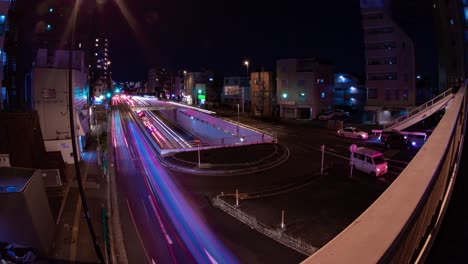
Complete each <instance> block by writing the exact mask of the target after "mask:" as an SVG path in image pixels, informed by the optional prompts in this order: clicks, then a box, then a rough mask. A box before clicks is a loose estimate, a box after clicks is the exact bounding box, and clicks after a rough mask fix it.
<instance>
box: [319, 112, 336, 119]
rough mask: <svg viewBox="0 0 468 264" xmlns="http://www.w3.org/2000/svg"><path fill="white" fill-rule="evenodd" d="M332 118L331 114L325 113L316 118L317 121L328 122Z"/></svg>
mask: <svg viewBox="0 0 468 264" xmlns="http://www.w3.org/2000/svg"><path fill="white" fill-rule="evenodd" d="M333 116H334V114H333V112H325V113H322V114H320V115H319V116H318V120H330V119H332V118H333Z"/></svg>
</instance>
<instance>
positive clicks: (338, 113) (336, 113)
mask: <svg viewBox="0 0 468 264" xmlns="http://www.w3.org/2000/svg"><path fill="white" fill-rule="evenodd" d="M333 115H334V116H336V117H342V118H344V117H349V116H350V113H349V112H346V111H344V110H342V109H335V110H334V111H333Z"/></svg>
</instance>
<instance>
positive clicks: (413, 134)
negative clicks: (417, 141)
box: [372, 129, 427, 140]
mask: <svg viewBox="0 0 468 264" xmlns="http://www.w3.org/2000/svg"><path fill="white" fill-rule="evenodd" d="M382 131H384V130H380V129H372V133H373V134H374V135H381V134H382ZM398 132H399V133H401V134H403V135H405V136H409V137H424V140H426V139H427V133H426V132H409V131H398Z"/></svg>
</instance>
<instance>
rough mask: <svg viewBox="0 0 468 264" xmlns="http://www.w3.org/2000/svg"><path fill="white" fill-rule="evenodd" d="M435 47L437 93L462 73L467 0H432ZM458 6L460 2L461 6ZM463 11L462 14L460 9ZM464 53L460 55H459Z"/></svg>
mask: <svg viewBox="0 0 468 264" xmlns="http://www.w3.org/2000/svg"><path fill="white" fill-rule="evenodd" d="M432 2H433V4H432V6H433V9H432V10H433V15H434V20H435V26H436V33H437V48H438V82H437V86H438V93H441V92H443V91H445V90H446V89H448V88H450V87H452V86H453V85H454V84H455V83H456V80H457V79H458V78H460V77H461V78H463V77H464V76H465V75H466V72H465V71H466V69H465V61H466V60H467V54H466V52H465V51H466V47H467V42H466V41H467V40H468V31H465V30H466V28H467V26H468V2H467V1H463V3H462V1H446V0H433V1H432ZM462 5H464V6H463V7H462ZM461 10H464V14H463V13H462V12H461ZM461 54H464V55H461Z"/></svg>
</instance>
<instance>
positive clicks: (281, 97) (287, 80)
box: [276, 58, 334, 119]
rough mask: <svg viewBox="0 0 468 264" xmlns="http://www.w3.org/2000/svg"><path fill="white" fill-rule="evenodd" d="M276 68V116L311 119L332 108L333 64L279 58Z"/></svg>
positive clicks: (315, 60)
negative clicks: (277, 114)
mask: <svg viewBox="0 0 468 264" xmlns="http://www.w3.org/2000/svg"><path fill="white" fill-rule="evenodd" d="M276 67H277V78H276V80H277V82H276V87H277V98H278V99H277V102H278V105H279V111H280V117H281V118H291V119H315V118H316V117H317V116H318V114H319V113H321V112H322V111H326V110H329V109H331V108H332V107H333V102H334V101H333V65H332V64H331V63H329V62H325V61H320V60H318V59H316V58H309V59H282V60H278V61H277V62H276Z"/></svg>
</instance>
